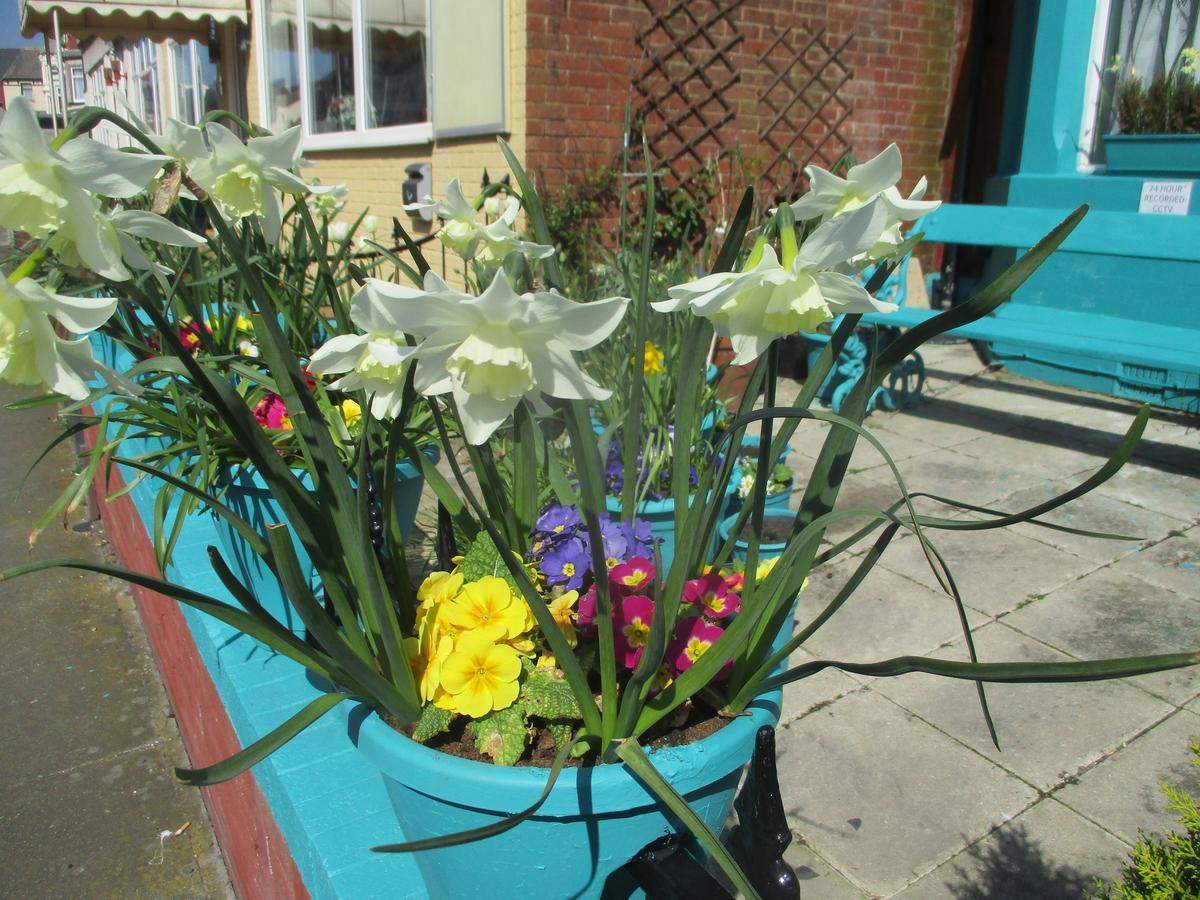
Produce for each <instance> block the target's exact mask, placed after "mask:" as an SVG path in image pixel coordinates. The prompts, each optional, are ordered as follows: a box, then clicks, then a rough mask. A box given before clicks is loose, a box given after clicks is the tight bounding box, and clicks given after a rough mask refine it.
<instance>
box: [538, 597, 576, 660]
mask: <svg viewBox="0 0 1200 900" xmlns="http://www.w3.org/2000/svg"><path fill="white" fill-rule="evenodd" d="M578 599H579V591H567V592H566V593H565V594H562V595H560V596H558V597H555V598H554V599H553V600H551V601H550V602H549V603H548V604H546V605H547V606H548V607H549V609H550V615H552V616H553V617H554V621H555V622H556V623H558V627H559V628H560V629H561V630H562V633H563V636H564V637H565V638H566V639H567V643H568V644H570V645H571V646H572V647H574V646H575V642H576V641H575V619H576V617H577V613H576V612H575V610H574V609H572V607H573V606H574V605H575V602H576V601H577V600H578Z"/></svg>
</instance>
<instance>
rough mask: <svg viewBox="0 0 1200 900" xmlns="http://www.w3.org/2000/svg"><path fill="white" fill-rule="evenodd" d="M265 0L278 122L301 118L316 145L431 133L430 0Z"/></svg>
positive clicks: (272, 103)
mask: <svg viewBox="0 0 1200 900" xmlns="http://www.w3.org/2000/svg"><path fill="white" fill-rule="evenodd" d="M262 4H263V15H262V16H260V21H261V22H262V23H263V24H262V26H261V27H262V37H263V43H264V45H265V47H266V52H265V53H264V54H263V75H264V79H263V80H264V82H265V84H266V90H265V91H264V94H265V97H264V114H265V119H266V121H267V122H268V123H270V127H271V128H272V130H275V131H278V130H280V129H284V128H289V127H291V126H292V125H295V124H297V123H299V124H302V125H303V128H304V134H305V137H306V142H305V144H306V146H309V147H311V148H313V149H320V148H321V147H337V146H347V145H350V144H353V145H355V146H362V145H363V144H364V143H366V144H387V143H407V142H415V141H425V140H428V139H429V136H430V126H429V124H428V123H429V105H428V99H427V98H428V71H429V69H428V64H427V56H428V54H427V46H428V35H429V29H428V9H427V0H262ZM300 24H302V25H303V27H298V26H299V25H300Z"/></svg>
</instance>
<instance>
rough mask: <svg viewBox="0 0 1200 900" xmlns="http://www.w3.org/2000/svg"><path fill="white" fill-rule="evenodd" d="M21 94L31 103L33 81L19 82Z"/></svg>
mask: <svg viewBox="0 0 1200 900" xmlns="http://www.w3.org/2000/svg"><path fill="white" fill-rule="evenodd" d="M21 96H22V97H24V98H25V99H26V100H28V101H30V102H31V103H32V102H33V82H32V81H22V82H21Z"/></svg>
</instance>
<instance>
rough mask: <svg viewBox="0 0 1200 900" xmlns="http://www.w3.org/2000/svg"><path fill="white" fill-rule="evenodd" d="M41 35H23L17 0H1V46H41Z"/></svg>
mask: <svg viewBox="0 0 1200 900" xmlns="http://www.w3.org/2000/svg"><path fill="white" fill-rule="evenodd" d="M40 46H42V38H41V35H38V36H37V37H33V38H23V37H21V16H20V10H18V9H17V0H0V47H40Z"/></svg>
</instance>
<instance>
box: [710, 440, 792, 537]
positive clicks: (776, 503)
mask: <svg viewBox="0 0 1200 900" xmlns="http://www.w3.org/2000/svg"><path fill="white" fill-rule="evenodd" d="M758 443H759V441H758V438H757V437H754V436H751V435H747V436H745V437H743V438H742V454H743V455H749V454H754V455H755V459H757V454H758ZM791 454H792V446H791V444H788V445H787V446H785V447H784V448H783V452H782V453H781V454H779V459H777V460H775V465H779V464H780V463H783V462H786V461H787V458H788V457H789V456H791ZM791 498H792V488H791V486H789V487H788V489H787V490H786V491H781V492H780V493H778V494H767V497H766V500H764V501H763V510H764V512H766V514H767V515H771V513H780V514H783V513H786V512H787V511H788V508H789V507H788V501H790V500H791ZM744 502H745V501H744V500H743V499H742V498H741V497H739V496H738V495H737V493H736V491H735V492H734V495H733V497H732V498H731V499H730V501H729V512H730V513H731V514H732V513H735V512H739V511H740V510H741V508H742V505H743V504H744ZM724 539H725V538H724V537H723V536H722V537H721V540H724Z"/></svg>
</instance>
